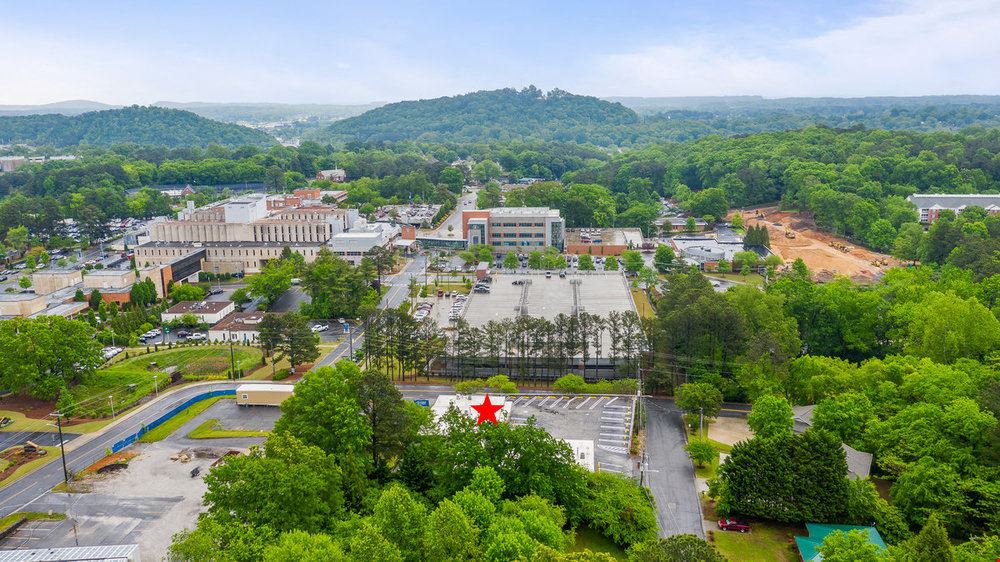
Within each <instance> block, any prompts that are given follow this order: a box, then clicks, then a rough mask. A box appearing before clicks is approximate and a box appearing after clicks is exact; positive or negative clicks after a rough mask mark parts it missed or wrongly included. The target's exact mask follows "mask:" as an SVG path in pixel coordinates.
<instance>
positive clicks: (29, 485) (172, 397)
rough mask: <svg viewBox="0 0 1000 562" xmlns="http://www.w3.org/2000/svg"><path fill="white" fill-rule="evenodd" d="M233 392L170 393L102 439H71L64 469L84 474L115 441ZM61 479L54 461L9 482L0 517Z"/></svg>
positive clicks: (197, 389)
mask: <svg viewBox="0 0 1000 562" xmlns="http://www.w3.org/2000/svg"><path fill="white" fill-rule="evenodd" d="M227 388H234V384H233V383H228V382H220V383H214V384H207V385H199V386H193V387H187V388H183V389H181V390H178V391H176V392H173V393H171V394H169V395H167V396H168V397H165V398H164V399H162V400H156V401H153V402H151V403H150V405H149V406H148V407H147V408H146V409H144V410H142V411H139V412H136V413H134V414H132V415H131V417H128V418H127V419H126V421H124V422H122V423H119V424H117V425H115V426H113V427H112V428H111V429H110V430H108V431H107V432H106V433H103V434H101V435H97V436H93V435H83V436H81V437H78V438H76V439H74V440H73V441H72V442H71V443H70V444H69V445H68V449H71V450H67V452H66V466H67V468H68V469H69V471H70V472H76V471H79V470H83V469H84V468H87V467H88V466H90V465H92V464H94V463H95V462H97V461H98V460H100V459H101V458H103V457H104V453H105V451H106V450H107V449H110V448H111V446H112V445H114V444H115V443H116V442H117V441H120V440H121V439H123V438H125V437H126V436H127V435H129V434H131V433H134V432H135V431H136V430H138V429H139V427H141V426H142V425H143V424H146V423H149V422H151V421H153V420H155V419H156V418H158V417H160V416H161V415H163V414H164V413H166V412H167V411H168V410H170V409H171V408H173V407H175V406H177V405H178V404H180V403H181V402H183V401H184V400H187V399H188V398H191V397H192V396H195V395H197V394H201V393H203V392H209V391H212V390H222V389H227ZM62 479H63V473H62V463H61V462H60V461H59V459H56V460H53V461H51V462H49V463H48V464H46V465H45V466H43V467H42V468H40V469H38V470H36V471H35V472H33V473H31V475H29V476H26V477H24V478H21V479H19V480H16V481H14V482H12V483H11V484H9V485H7V486H5V487H4V488H3V489H0V516H5V515H9V514H11V513H13V512H15V511H17V510H19V509H21V508H22V507H23V506H25V505H27V504H29V503H31V502H32V501H34V500H35V499H37V498H39V497H41V496H42V495H43V494H45V493H46V492H48V491H49V490H50V489H52V487H54V486H55V485H56V484H58V483H59V482H61V481H62Z"/></svg>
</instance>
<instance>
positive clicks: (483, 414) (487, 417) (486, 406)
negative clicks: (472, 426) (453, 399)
mask: <svg viewBox="0 0 1000 562" xmlns="http://www.w3.org/2000/svg"><path fill="white" fill-rule="evenodd" d="M472 409H473V410H475V411H477V412H479V419H478V420H476V425H479V424H481V423H483V422H484V421H489V422H493V425H497V412H499V411H500V410H502V409H503V404H493V403H492V402H490V395H489V394H487V395H486V398H485V399H484V400H483V403H482V404H473V405H472Z"/></svg>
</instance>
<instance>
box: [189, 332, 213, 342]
mask: <svg viewBox="0 0 1000 562" xmlns="http://www.w3.org/2000/svg"><path fill="white" fill-rule="evenodd" d="M207 339H208V335H207V334H203V333H201V332H195V333H193V334H191V335H190V336H188V341H198V340H207Z"/></svg>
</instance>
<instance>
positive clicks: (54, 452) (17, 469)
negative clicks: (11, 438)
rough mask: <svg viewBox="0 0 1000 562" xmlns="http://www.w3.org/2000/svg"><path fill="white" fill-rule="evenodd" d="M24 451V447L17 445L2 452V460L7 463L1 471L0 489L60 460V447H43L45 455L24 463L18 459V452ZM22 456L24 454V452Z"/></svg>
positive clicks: (0, 457)
mask: <svg viewBox="0 0 1000 562" xmlns="http://www.w3.org/2000/svg"><path fill="white" fill-rule="evenodd" d="M23 449H24V446H23V445H16V446H14V447H10V448H9V449H6V450H4V451H3V452H0V460H2V461H3V462H4V463H6V464H4V465H3V469H2V470H0V477H2V478H3V479H2V480H0V488H2V487H4V486H6V485H7V484H10V483H11V482H13V481H15V480H17V479H18V478H21V477H22V476H24V475H26V474H31V473H32V472H34V471H36V470H38V469H39V468H41V467H43V466H45V465H46V464H48V463H50V462H52V461H53V460H55V459H58V458H59V447H41V449H43V450H44V451H45V455H41V456H35V457H33V458H31V459H30V460H26V461H24V462H22V459H20V458H18V456H19V453H18V450H22V451H23ZM20 454H24V453H23V452H22V453H20Z"/></svg>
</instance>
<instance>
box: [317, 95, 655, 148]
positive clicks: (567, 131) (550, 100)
mask: <svg viewBox="0 0 1000 562" xmlns="http://www.w3.org/2000/svg"><path fill="white" fill-rule="evenodd" d="M637 122H638V117H637V116H636V114H635V112H634V111H632V110H630V109H627V108H625V107H623V106H622V105H621V104H617V103H610V102H606V101H601V100H599V99H597V98H594V97H589V96H578V95H573V94H570V93H568V92H564V91H562V90H552V91H551V92H549V93H547V94H546V93H544V92H542V91H541V90H539V89H538V88H535V87H534V86H531V87H528V88H525V89H523V90H521V91H517V90H514V89H512V88H507V89H503V90H493V91H479V92H473V93H471V94H464V95H460V96H453V97H444V98H436V99H431V100H419V101H404V102H399V103H392V104H389V105H385V106H382V107H380V108H378V109H374V110H372V111H369V112H367V113H364V114H362V115H359V116H357V117H352V118H350V119H345V120H343V121H338V122H337V123H334V124H333V125H331V126H329V127H328V128H327V129H325V130H323V131H321V132H318V133H316V134H315V135H314V138H315V140H340V141H350V140H355V141H362V142H368V141H385V140H405V139H419V140H426V141H442V140H450V141H476V140H489V139H498V140H506V139H516V138H540V139H547V140H563V141H577V142H588V141H589V140H590V138H589V133H590V131H592V130H594V129H595V128H600V127H608V126H619V125H634V124H636V123H637ZM601 144H604V143H601Z"/></svg>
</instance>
